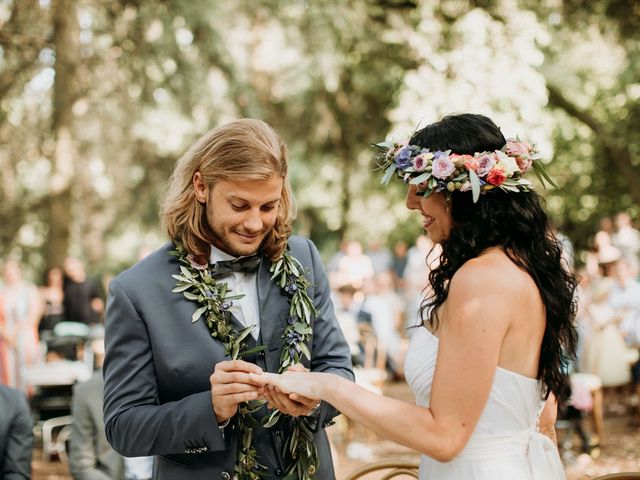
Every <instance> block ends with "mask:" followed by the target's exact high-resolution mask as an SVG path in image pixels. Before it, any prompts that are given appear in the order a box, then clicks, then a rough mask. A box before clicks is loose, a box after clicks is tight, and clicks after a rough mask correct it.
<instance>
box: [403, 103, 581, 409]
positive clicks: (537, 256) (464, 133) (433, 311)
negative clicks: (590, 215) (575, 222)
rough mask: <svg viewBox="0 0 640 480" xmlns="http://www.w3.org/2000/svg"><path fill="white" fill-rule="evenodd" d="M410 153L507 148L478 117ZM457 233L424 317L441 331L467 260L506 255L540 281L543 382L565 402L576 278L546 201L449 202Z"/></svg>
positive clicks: (515, 197)
mask: <svg viewBox="0 0 640 480" xmlns="http://www.w3.org/2000/svg"><path fill="white" fill-rule="evenodd" d="M410 143H411V144H412V145H419V146H420V147H423V148H429V149H430V150H431V151H434V150H451V151H452V152H453V153H458V154H473V153H474V152H484V151H493V150H499V149H501V148H502V147H503V146H504V145H505V144H506V140H505V138H504V136H503V135H502V133H501V132H500V129H499V128H498V127H497V126H496V125H495V124H494V123H493V121H491V120H490V119H489V118H487V117H485V116H482V115H475V114H460V115H451V116H447V117H445V118H443V119H442V120H441V121H439V122H437V123H434V124H431V125H428V126H427V127H425V128H423V129H421V130H419V131H417V132H416V133H415V134H414V135H413V137H412V138H411V141H410ZM450 208H451V215H452V218H453V227H452V229H451V231H450V233H449V235H448V237H447V238H446V239H445V240H443V242H442V254H441V255H440V263H439V265H438V267H437V268H435V269H433V270H432V271H431V273H430V274H429V281H430V284H431V289H432V292H431V294H429V295H428V296H427V297H426V298H425V299H424V300H423V302H422V305H421V307H420V314H421V317H422V318H424V321H425V322H426V325H427V326H428V327H429V328H430V329H431V330H432V331H435V330H436V329H437V327H438V310H439V307H440V306H441V305H442V304H443V303H444V301H445V300H446V299H447V295H448V293H449V283H450V280H451V278H453V275H454V274H455V273H456V272H457V271H458V269H459V268H460V267H461V266H462V265H463V264H464V263H465V262H466V261H467V260H469V259H472V258H474V257H477V256H478V255H480V253H481V252H482V251H483V250H485V249H487V248H490V247H496V246H499V247H502V248H503V249H504V252H505V253H506V255H507V256H508V257H509V259H511V261H512V262H513V263H515V264H516V265H517V266H518V267H520V268H521V269H523V270H525V271H526V272H527V273H528V274H529V275H531V278H533V280H534V281H535V283H536V285H537V287H538V290H539V291H540V295H541V297H542V301H543V303H544V306H545V309H546V320H547V323H546V327H545V331H544V337H543V339H542V346H541V349H540V362H539V365H538V374H537V378H538V379H540V380H542V381H543V382H544V384H545V387H546V394H547V395H548V393H549V392H553V393H554V394H555V395H556V396H557V397H559V398H564V397H566V396H567V394H568V391H569V383H568V378H567V374H566V372H567V364H568V361H569V359H570V358H573V357H574V356H575V349H576V343H577V333H576V329H575V327H574V317H575V312H576V303H575V295H574V293H575V289H576V284H577V280H576V277H575V276H574V275H573V274H572V273H571V272H570V271H569V269H568V268H567V267H565V263H564V262H563V260H562V247H561V244H560V242H559V241H558V240H557V238H556V236H555V235H554V234H553V233H552V231H551V229H550V225H549V219H548V217H547V214H546V213H545V211H544V209H543V207H542V202H541V198H540V196H539V195H538V194H536V193H535V192H533V191H529V192H519V193H508V192H505V191H503V190H501V189H499V188H496V189H494V190H491V191H489V192H486V193H484V194H483V195H481V196H480V199H479V200H478V202H477V203H473V199H472V195H471V192H460V191H458V190H456V191H454V192H453V193H452V194H451V203H450Z"/></svg>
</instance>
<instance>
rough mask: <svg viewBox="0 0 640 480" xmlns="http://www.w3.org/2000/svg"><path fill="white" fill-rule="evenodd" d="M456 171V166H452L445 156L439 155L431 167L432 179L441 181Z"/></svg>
mask: <svg viewBox="0 0 640 480" xmlns="http://www.w3.org/2000/svg"><path fill="white" fill-rule="evenodd" d="M455 171H456V166H455V165H454V164H453V162H452V161H451V160H449V157H448V156H447V155H439V156H437V157H436V158H435V159H434V160H433V165H431V173H432V174H433V176H434V177H436V178H439V179H441V180H445V179H447V177H449V175H451V174H452V173H453V172H455Z"/></svg>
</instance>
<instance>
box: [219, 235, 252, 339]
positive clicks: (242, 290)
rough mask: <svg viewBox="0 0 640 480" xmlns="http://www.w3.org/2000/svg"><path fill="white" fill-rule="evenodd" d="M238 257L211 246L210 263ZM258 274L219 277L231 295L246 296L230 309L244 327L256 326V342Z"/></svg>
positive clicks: (233, 274) (231, 274)
mask: <svg viewBox="0 0 640 480" xmlns="http://www.w3.org/2000/svg"><path fill="white" fill-rule="evenodd" d="M236 258H237V257H234V256H233V255H229V254H228V253H227V252H223V251H222V250H220V249H219V248H217V247H215V246H213V245H211V255H210V256H209V263H211V264H214V263H216V262H220V261H225V260H235V259H236ZM257 278H258V275H257V272H254V273H235V272H234V273H229V274H227V275H224V276H221V277H218V281H221V282H225V283H226V284H227V285H228V286H229V290H230V295H244V296H243V297H242V298H241V299H239V300H234V301H233V306H232V307H231V308H230V311H231V313H233V315H234V316H235V317H236V318H237V319H238V320H239V321H240V323H242V324H243V325H244V326H249V325H255V326H254V327H253V330H251V335H252V336H253V338H255V339H256V340H257V339H258V335H259V334H260V310H259V305H258V283H257Z"/></svg>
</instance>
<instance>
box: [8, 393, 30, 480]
mask: <svg viewBox="0 0 640 480" xmlns="http://www.w3.org/2000/svg"><path fill="white" fill-rule="evenodd" d="M0 407H1V408H0V478H2V479H3V480H20V479H23V480H28V479H30V478H31V455H32V451H33V420H32V419H31V411H30V410H29V405H28V404H27V399H26V398H25V396H24V394H23V393H22V392H20V391H18V390H15V389H13V388H10V387H7V386H5V385H0Z"/></svg>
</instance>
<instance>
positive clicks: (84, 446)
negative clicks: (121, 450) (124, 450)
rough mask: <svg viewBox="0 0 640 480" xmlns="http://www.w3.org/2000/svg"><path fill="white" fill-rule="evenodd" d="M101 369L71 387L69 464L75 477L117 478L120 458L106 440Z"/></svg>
mask: <svg viewBox="0 0 640 480" xmlns="http://www.w3.org/2000/svg"><path fill="white" fill-rule="evenodd" d="M103 385H104V382H103V380H102V372H96V373H94V374H93V376H92V377H91V378H90V379H89V380H88V381H86V382H83V383H79V384H78V385H75V386H74V387H73V403H72V406H71V413H72V416H73V423H72V424H71V438H70V449H69V467H70V470H71V475H72V476H73V478H74V479H75V480H118V479H122V478H123V477H124V461H123V458H122V457H121V456H120V455H118V454H117V453H116V452H115V450H113V448H111V446H110V445H109V443H108V442H107V437H106V436H105V434H104V420H103V413H102V404H103V401H102V395H103V394H102V390H103Z"/></svg>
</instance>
